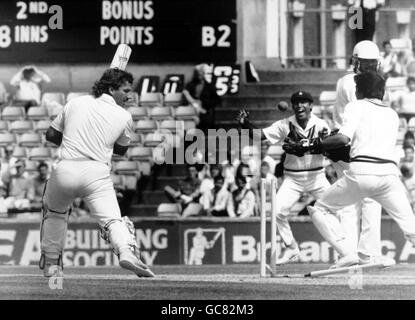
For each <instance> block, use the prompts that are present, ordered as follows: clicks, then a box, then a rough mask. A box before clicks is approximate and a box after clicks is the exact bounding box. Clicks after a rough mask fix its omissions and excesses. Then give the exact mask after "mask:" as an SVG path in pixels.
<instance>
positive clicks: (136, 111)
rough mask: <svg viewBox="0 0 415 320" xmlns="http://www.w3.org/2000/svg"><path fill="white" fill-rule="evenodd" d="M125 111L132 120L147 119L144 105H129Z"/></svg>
mask: <svg viewBox="0 0 415 320" xmlns="http://www.w3.org/2000/svg"><path fill="white" fill-rule="evenodd" d="M127 111H128V112H129V113H130V114H131V117H132V118H133V121H138V120H147V119H148V114H147V108H145V107H130V108H128V109H127Z"/></svg>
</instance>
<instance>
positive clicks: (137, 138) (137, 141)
mask: <svg viewBox="0 0 415 320" xmlns="http://www.w3.org/2000/svg"><path fill="white" fill-rule="evenodd" d="M142 141H143V138H142V135H141V134H139V133H134V134H133V135H132V137H131V142H130V146H141V145H142Z"/></svg>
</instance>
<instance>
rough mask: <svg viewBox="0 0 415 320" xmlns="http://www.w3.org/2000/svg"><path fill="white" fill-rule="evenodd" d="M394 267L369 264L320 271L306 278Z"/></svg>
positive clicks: (307, 275)
mask: <svg viewBox="0 0 415 320" xmlns="http://www.w3.org/2000/svg"><path fill="white" fill-rule="evenodd" d="M391 266H392V265H385V264H383V263H369V264H364V265H357V266H351V267H344V268H337V269H327V270H320V271H312V272H310V273H307V274H305V275H304V277H306V278H308V277H310V278H314V277H323V276H328V275H332V274H337V273H346V272H350V271H360V270H361V271H363V270H368V269H383V268H387V267H391Z"/></svg>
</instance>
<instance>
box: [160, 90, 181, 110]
mask: <svg viewBox="0 0 415 320" xmlns="http://www.w3.org/2000/svg"><path fill="white" fill-rule="evenodd" d="M182 101H183V94H182V93H181V92H178V93H166V94H165V95H164V102H163V104H164V105H165V106H169V107H178V106H180V105H181V104H182Z"/></svg>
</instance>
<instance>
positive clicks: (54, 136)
mask: <svg viewBox="0 0 415 320" xmlns="http://www.w3.org/2000/svg"><path fill="white" fill-rule="evenodd" d="M69 107H70V102H68V103H67V104H66V105H65V107H64V108H63V110H62V112H61V113H59V114H58V116H57V117H56V118H55V119H54V120H53V121H52V123H51V124H50V127H49V129H48V130H47V131H46V140H47V141H49V142H52V143H54V144H56V145H57V146H60V145H61V143H62V138H63V130H64V128H65V118H66V115H67V113H68V110H69Z"/></svg>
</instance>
